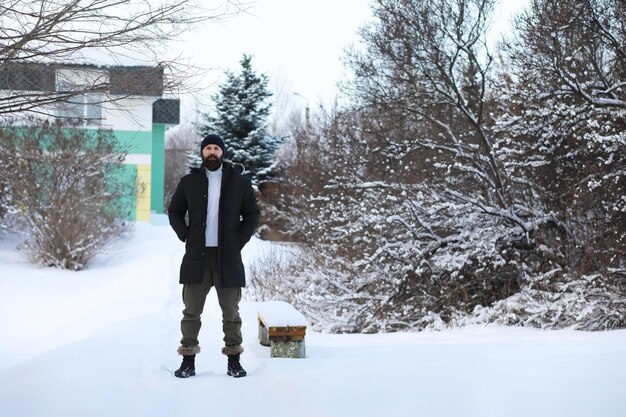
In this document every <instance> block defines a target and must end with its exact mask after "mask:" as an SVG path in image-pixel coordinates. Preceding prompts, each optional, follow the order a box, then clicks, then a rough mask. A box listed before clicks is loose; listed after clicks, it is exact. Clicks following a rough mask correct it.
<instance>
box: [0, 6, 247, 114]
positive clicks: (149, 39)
mask: <svg viewBox="0 0 626 417" xmlns="http://www.w3.org/2000/svg"><path fill="white" fill-rule="evenodd" d="M241 7H242V6H241V5H240V4H239V3H237V2H231V1H225V2H224V4H223V5H222V7H220V8H216V9H213V10H207V9H206V8H203V7H201V4H200V3H199V2H198V1H196V0H163V1H160V2H158V3H157V4H155V3H154V2H152V1H150V0H132V1H128V0H65V1H59V0H7V1H3V2H2V3H1V4H0V87H2V88H1V89H2V90H4V91H5V93H4V94H3V95H2V97H0V115H6V114H11V113H15V112H21V111H26V110H34V111H37V112H40V113H49V111H46V110H45V108H46V106H48V105H50V104H54V103H59V102H70V103H71V99H72V98H73V97H76V96H80V95H83V94H85V93H88V92H101V93H103V94H104V95H103V96H102V100H104V101H107V100H114V99H115V98H116V94H117V95H119V94H122V95H124V94H132V92H128V91H127V89H128V88H131V89H132V86H133V85H134V83H135V82H136V80H137V79H138V78H139V79H141V77H142V75H141V74H140V73H136V74H135V75H133V76H132V77H130V78H129V79H122V80H120V79H118V80H117V81H115V80H112V79H111V77H105V76H96V77H93V78H92V79H90V80H87V81H86V82H84V83H82V85H79V86H72V87H62V86H61V88H57V87H58V86H55V79H54V77H55V66H54V64H58V63H60V62H63V63H68V62H84V61H85V60H87V58H89V57H94V56H97V57H101V58H102V57H104V58H105V60H106V61H108V62H113V63H115V62H118V60H119V58H120V57H121V56H132V57H133V58H134V60H135V61H137V60H141V59H142V58H143V59H147V58H146V57H149V56H150V55H151V54H152V57H151V58H150V59H149V61H150V63H151V64H152V65H154V64H157V63H158V64H157V66H158V67H159V68H161V70H162V71H163V70H164V71H167V72H168V77H167V78H166V81H167V82H166V89H167V88H175V87H180V86H181V85H182V84H181V83H182V80H183V79H184V77H182V76H181V75H180V74H181V72H182V73H184V72H185V71H184V70H185V69H186V70H187V71H189V70H190V68H189V67H187V68H184V67H183V66H182V65H181V64H179V63H178V62H176V60H173V61H169V62H168V61H163V60H161V58H158V57H155V56H156V55H157V53H156V52H155V51H162V50H163V49H164V48H165V47H166V45H167V42H168V41H169V40H172V39H175V38H176V37H177V36H180V35H181V34H182V33H184V32H185V31H187V30H188V29H190V28H191V27H193V25H195V24H197V23H200V22H204V21H206V20H209V19H220V18H224V17H227V16H229V15H231V14H233V13H236V12H237V11H239V10H240V9H241ZM32 63H39V64H49V65H40V66H38V67H36V69H35V70H34V71H35V73H31V74H28V73H26V72H25V69H26V68H27V66H26V65H28V64H32ZM144 63H145V62H144ZM160 81H161V82H163V80H162V79H161V80H160ZM114 84H116V85H118V86H119V85H120V84H123V85H125V86H126V88H122V89H119V88H118V91H117V92H115V91H111V90H112V86H113V85H114ZM161 87H162V85H161Z"/></svg>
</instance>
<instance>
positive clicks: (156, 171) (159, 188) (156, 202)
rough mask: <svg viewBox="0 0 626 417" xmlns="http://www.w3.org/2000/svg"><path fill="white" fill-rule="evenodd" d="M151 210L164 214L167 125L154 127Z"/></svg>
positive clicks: (155, 124)
mask: <svg viewBox="0 0 626 417" xmlns="http://www.w3.org/2000/svg"><path fill="white" fill-rule="evenodd" d="M151 176H152V179H151V183H152V184H151V188H152V189H151V193H150V210H152V211H154V212H156V213H163V212H164V210H163V205H164V202H163V199H164V193H165V125H164V124H161V123H154V124H153V125H152V172H151Z"/></svg>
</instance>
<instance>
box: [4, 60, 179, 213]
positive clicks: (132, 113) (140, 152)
mask: <svg viewBox="0 0 626 417" xmlns="http://www.w3.org/2000/svg"><path fill="white" fill-rule="evenodd" d="M118 78H119V77H118ZM110 81H111V82H112V79H110V76H109V72H108V71H107V70H106V69H99V68H96V69H86V68H67V69H57V70H56V82H55V84H56V86H55V87H56V88H57V89H60V88H69V87H80V86H84V85H94V84H98V83H106V82H110ZM121 85H123V83H122V84H121ZM129 85H130V84H129ZM55 87H52V88H55ZM161 87H162V80H161ZM112 91H113V90H112ZM116 92H118V93H120V94H121V92H119V91H117V90H116ZM17 93H18V92H17V91H11V94H17ZM155 93H156V91H155ZM100 94H102V100H103V101H105V102H104V103H102V104H101V109H100V112H99V114H100V115H101V118H102V119H101V121H99V122H88V123H87V124H86V126H85V128H86V129H96V128H98V127H100V126H101V127H103V128H107V129H111V130H112V131H113V134H114V136H115V138H116V139H117V140H118V142H119V144H120V145H122V147H123V148H124V149H125V151H126V152H127V156H126V159H125V161H124V164H125V167H126V168H125V169H123V170H121V171H120V172H121V174H116V175H123V176H125V177H126V179H127V180H128V181H130V183H131V184H133V185H134V189H132V190H129V194H128V197H126V198H125V199H124V204H125V205H126V206H127V208H128V210H125V211H126V212H127V213H128V219H131V220H143V221H149V220H150V213H151V211H154V212H157V213H163V198H164V197H163V194H164V166H165V149H164V148H165V146H164V144H165V124H162V123H155V124H153V121H152V117H153V103H154V102H155V100H157V98H158V96H156V95H150V96H141V95H133V96H129V95H125V96H122V95H117V96H116V95H110V94H109V95H106V96H105V95H104V94H103V93H100ZM149 94H152V93H149ZM9 95H10V94H9V92H8V91H5V90H0V98H3V97H8V96H9ZM176 109H178V108H176ZM45 112H47V113H49V114H50V116H47V117H46V118H54V115H55V114H57V107H56V106H49V107H46V108H45ZM87 113H88V111H87ZM30 115H32V116H35V117H38V118H41V117H42V115H41V114H40V113H38V112H21V113H15V114H13V115H12V117H10V118H7V117H2V118H0V123H2V122H3V121H5V122H6V121H9V120H10V121H11V122H12V123H15V121H14V119H16V118H18V119H20V120H26V119H27V116H30ZM18 124H19V122H18Z"/></svg>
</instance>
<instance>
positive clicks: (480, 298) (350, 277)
mask: <svg viewBox="0 0 626 417" xmlns="http://www.w3.org/2000/svg"><path fill="white" fill-rule="evenodd" d="M548 3H552V2H550V1H549V0H545V1H544V0H537V1H534V2H532V4H531V7H530V8H529V10H528V11H527V12H526V14H524V15H522V16H521V17H520V18H519V19H518V20H517V21H516V22H517V23H516V29H517V31H518V34H519V35H520V36H519V37H517V38H515V42H511V43H509V44H505V45H503V53H505V54H508V55H506V57H504V59H503V61H502V63H501V66H500V67H499V68H498V71H494V68H493V65H492V64H493V62H494V61H493V57H492V55H491V54H490V52H489V50H488V48H487V43H486V42H485V39H486V33H487V32H486V30H487V27H488V25H487V22H488V20H489V16H490V13H491V8H492V6H493V3H492V2H489V1H487V2H484V1H477V0H462V1H459V2H451V1H443V2H439V3H436V4H433V3H428V2H418V1H407V2H401V3H398V2H395V1H391V0H377V1H375V2H374V3H373V8H374V19H375V20H374V22H373V23H372V24H371V25H368V26H367V27H365V28H364V30H363V31H362V32H361V33H362V38H363V46H364V47H363V48H360V49H358V50H355V51H353V52H352V53H351V54H350V55H349V57H348V59H347V62H348V65H349V66H350V68H351V69H352V70H353V72H354V79H353V80H352V81H351V82H350V83H349V84H347V85H346V92H347V93H348V98H349V99H350V101H349V104H347V105H345V106H344V107H343V108H339V109H334V110H333V111H332V112H330V113H329V114H327V115H325V117H321V118H320V120H319V121H318V122H317V123H316V124H315V125H314V126H312V127H311V129H309V131H308V132H307V135H306V139H307V140H306V144H305V146H302V144H300V145H299V146H298V148H297V152H296V155H295V157H294V158H293V160H291V161H290V163H289V167H288V169H287V170H286V177H287V178H288V182H289V184H290V188H289V191H290V192H289V194H290V195H289V198H284V199H283V200H282V201H283V202H285V203H287V204H285V205H284V207H281V210H282V211H283V212H284V213H285V214H284V216H283V218H284V219H287V223H288V224H289V232H290V233H291V234H292V236H294V237H297V238H298V239H299V241H300V242H302V244H303V245H305V248H306V249H305V250H303V252H302V253H303V254H302V256H300V258H299V259H298V260H297V261H296V262H294V263H293V268H294V269H293V271H285V274H286V276H285V278H284V288H286V290H285V292H289V291H300V292H299V293H298V296H297V302H299V303H300V307H301V308H302V309H303V311H304V312H306V313H307V314H308V315H309V317H310V318H312V319H313V321H314V322H315V323H317V326H318V327H319V328H322V329H325V330H328V331H339V332H353V331H359V332H374V331H393V330H398V329H422V328H441V327H445V326H454V325H459V324H463V323H466V322H492V321H497V322H499V323H505V324H516V325H529V326H537V327H550V328H561V327H572V326H574V327H577V328H580V329H589V330H598V329H611V328H620V327H624V320H623V317H624V312H625V311H624V273H623V271H624V268H625V264H624V262H625V259H626V257H624V253H626V246H625V245H626V229H625V228H624V225H625V224H626V217H625V215H626V209H625V207H626V205H625V203H626V199H625V197H624V195H625V193H626V176H625V174H626V173H625V172H624V168H623V167H624V165H625V164H626V160H625V159H624V158H626V140H625V138H626V119H625V113H624V112H625V109H626V96H625V94H626V87H625V86H626V83H625V82H624V78H623V75H624V74H625V72H624V71H623V69H624V68H626V59H625V57H626V54H624V49H623V45H624V44H626V43H625V42H624V40H625V39H626V31H624V27H623V19H618V18H616V16H618V15H619V13H618V12H619V11H620V10H622V9H620V7H622V6H620V4H621V3H620V2H616V1H606V2H595V1H594V2H584V3H580V2H576V1H567V2H564V3H563V7H551V6H550V5H548ZM590 8H591V9H590ZM622 8H623V7H622ZM622 11H623V10H622ZM611 16H612V18H611ZM545 39H552V41H553V42H552V43H545V42H544V41H545ZM616 39H619V41H616ZM589 40H592V41H591V42H589ZM555 63H556V64H557V65H555ZM298 277H300V279H301V280H305V281H306V282H307V283H308V285H307V286H303V287H302V288H299V287H298V285H297V283H298ZM294 285H295V286H294Z"/></svg>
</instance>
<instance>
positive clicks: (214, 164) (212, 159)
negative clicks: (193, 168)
mask: <svg viewBox="0 0 626 417" xmlns="http://www.w3.org/2000/svg"><path fill="white" fill-rule="evenodd" d="M222 162H224V155H222V156H220V157H219V158H218V157H217V156H215V155H209V156H208V157H207V158H204V159H203V160H202V165H204V167H205V168H206V169H208V170H209V171H217V170H218V169H219V168H220V167H221V166H222Z"/></svg>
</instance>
